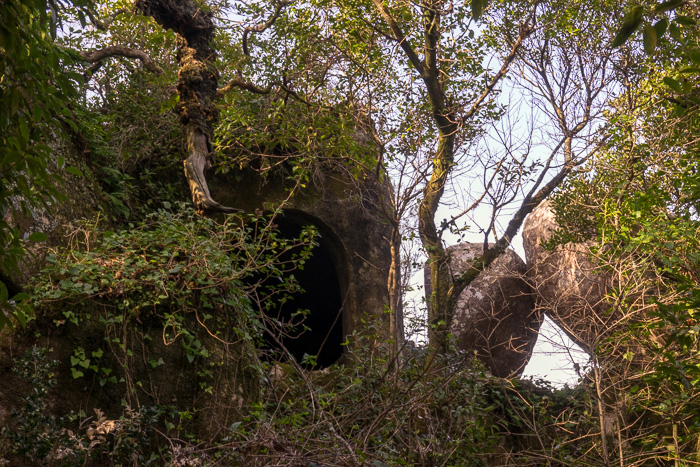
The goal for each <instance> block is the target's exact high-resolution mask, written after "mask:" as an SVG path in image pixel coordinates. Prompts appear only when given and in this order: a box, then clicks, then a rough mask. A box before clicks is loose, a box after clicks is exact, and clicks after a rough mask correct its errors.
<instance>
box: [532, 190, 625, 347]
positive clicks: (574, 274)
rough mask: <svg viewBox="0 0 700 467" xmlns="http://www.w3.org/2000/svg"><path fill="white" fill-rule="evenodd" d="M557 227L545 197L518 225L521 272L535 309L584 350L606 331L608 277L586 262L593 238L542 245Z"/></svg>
mask: <svg viewBox="0 0 700 467" xmlns="http://www.w3.org/2000/svg"><path fill="white" fill-rule="evenodd" d="M556 228H557V224H556V220H555V217H554V212H553V211H552V209H551V205H550V203H549V202H548V201H546V202H544V203H542V204H541V205H540V206H538V207H537V208H536V209H535V210H534V211H532V213H530V215H529V216H528V217H527V218H526V219H525V222H524V224H523V247H524V249H525V257H526V260H527V266H528V272H527V276H528V279H529V281H530V285H531V286H532V288H533V290H534V291H535V296H536V297H537V307H538V309H539V310H541V311H542V312H544V313H546V314H547V316H549V317H551V318H552V320H553V321H554V322H555V323H556V324H557V325H558V326H559V327H561V328H562V329H563V330H564V332H566V334H567V335H568V336H569V337H570V338H571V339H572V340H573V341H574V342H576V343H577V344H578V345H580V346H581V347H582V348H583V349H584V350H586V351H588V352H592V350H593V349H594V348H595V346H596V345H597V343H598V342H599V341H600V339H601V338H602V337H604V336H605V330H606V329H610V324H611V323H610V320H612V319H614V317H613V316H612V315H611V314H610V313H608V310H609V308H610V307H609V306H608V303H607V302H606V300H605V295H606V293H607V291H608V290H610V285H611V277H610V275H609V274H605V273H603V272H602V271H601V268H600V267H599V266H598V265H597V264H595V262H594V261H592V260H591V247H592V246H593V245H594V243H593V242H590V241H589V242H584V243H573V242H570V243H566V244H563V245H558V246H556V247H555V248H553V249H548V248H544V247H543V243H545V242H547V241H548V240H550V239H551V238H552V235H553V233H554V231H555V229H556Z"/></svg>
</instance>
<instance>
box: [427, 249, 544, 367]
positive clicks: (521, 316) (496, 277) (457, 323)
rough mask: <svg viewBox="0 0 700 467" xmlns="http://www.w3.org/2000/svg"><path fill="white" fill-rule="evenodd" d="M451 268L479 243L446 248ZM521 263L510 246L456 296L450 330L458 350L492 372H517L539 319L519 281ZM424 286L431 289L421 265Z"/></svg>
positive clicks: (458, 267)
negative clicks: (473, 356)
mask: <svg viewBox="0 0 700 467" xmlns="http://www.w3.org/2000/svg"><path fill="white" fill-rule="evenodd" d="M447 251H448V253H449V255H450V266H451V268H452V273H453V274H457V273H459V272H462V271H465V270H467V268H469V267H470V266H469V263H470V261H471V260H473V259H474V258H475V257H477V256H479V255H481V253H482V252H483V245H481V244H472V243H465V244H461V245H455V246H452V247H449V248H448V249H447ZM525 269H526V268H525V263H524V262H523V261H522V260H521V259H520V257H519V256H518V255H517V254H516V253H515V252H514V251H512V250H507V251H506V252H505V253H504V254H503V255H501V256H500V257H499V258H497V259H496V260H495V261H494V262H493V263H492V264H491V266H489V268H487V269H486V271H484V272H482V273H481V274H480V275H479V276H478V277H477V278H476V279H475V280H474V281H473V282H472V283H471V284H470V285H469V287H467V288H466V289H465V290H464V291H463V292H462V294H461V295H460V297H459V300H458V303H457V309H456V310H455V314H454V317H453V319H452V325H451V327H450V332H451V334H452V335H453V338H454V340H455V344H456V345H457V347H458V348H460V349H462V350H467V351H468V350H474V351H476V352H477V355H478V356H479V359H481V360H482V361H483V362H484V363H485V364H486V365H487V367H488V368H489V369H490V370H491V373H493V374H494V375H496V376H499V377H508V376H513V375H518V374H520V373H522V371H523V370H524V368H525V365H527V362H528V361H529V360H530V356H531V355H532V349H533V348H534V346H535V342H536V341H537V336H538V333H539V329H540V324H541V322H542V318H541V316H540V315H539V314H538V313H536V312H535V311H534V301H533V298H532V292H531V290H530V287H529V286H528V284H527V282H526V281H525V280H523V275H524V274H525ZM425 272H426V274H425V284H426V287H425V290H426V296H427V297H429V296H430V294H431V292H432V290H431V285H430V274H429V272H428V270H427V269H426V270H425Z"/></svg>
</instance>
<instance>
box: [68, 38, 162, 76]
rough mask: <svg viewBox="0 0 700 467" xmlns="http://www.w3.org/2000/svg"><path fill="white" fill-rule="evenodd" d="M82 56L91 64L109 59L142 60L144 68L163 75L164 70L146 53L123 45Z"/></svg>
mask: <svg viewBox="0 0 700 467" xmlns="http://www.w3.org/2000/svg"><path fill="white" fill-rule="evenodd" d="M80 56H81V57H82V59H83V60H85V61H86V62H89V63H97V62H101V61H102V60H104V59H106V58H109V57H127V58H136V59H138V60H141V63H143V66H144V67H146V69H147V70H148V71H150V72H153V73H156V74H159V75H162V74H163V69H162V68H161V67H159V66H158V65H157V64H156V62H154V61H153V59H152V58H151V57H150V56H149V55H148V54H147V53H146V52H143V51H142V50H137V49H132V48H130V47H124V46H122V45H110V46H109V47H105V48H104V49H100V50H93V51H92V52H80Z"/></svg>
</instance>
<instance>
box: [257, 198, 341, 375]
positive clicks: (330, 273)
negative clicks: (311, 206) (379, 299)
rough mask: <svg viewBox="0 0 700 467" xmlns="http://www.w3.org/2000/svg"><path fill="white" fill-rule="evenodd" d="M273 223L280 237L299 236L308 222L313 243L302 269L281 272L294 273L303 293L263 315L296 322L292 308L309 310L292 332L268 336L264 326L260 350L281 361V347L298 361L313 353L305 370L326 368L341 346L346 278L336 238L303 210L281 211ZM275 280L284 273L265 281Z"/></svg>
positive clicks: (338, 357)
mask: <svg viewBox="0 0 700 467" xmlns="http://www.w3.org/2000/svg"><path fill="white" fill-rule="evenodd" d="M274 222H275V224H276V225H277V230H278V232H279V235H280V237H282V238H286V239H295V238H299V235H300V233H301V231H302V229H303V228H304V227H305V226H308V225H313V226H314V227H315V228H316V229H317V231H318V234H319V235H318V236H317V237H316V243H317V246H315V247H314V248H313V250H312V251H311V257H310V258H309V259H307V260H306V262H305V264H304V266H303V269H300V268H294V269H293V270H291V271H287V272H285V273H284V275H285V276H288V275H291V274H293V275H294V277H295V279H296V280H297V282H298V284H299V286H300V287H301V289H302V290H303V291H301V292H296V293H294V294H291V296H290V299H289V300H287V301H285V302H284V303H280V304H277V305H276V306H274V307H270V308H265V309H264V313H265V314H266V315H267V317H268V318H273V319H274V320H277V321H279V322H281V323H290V322H292V320H295V321H294V323H295V324H297V323H298V322H299V320H300V317H299V316H298V315H297V311H298V310H308V313H307V314H306V316H305V317H303V321H302V322H301V323H300V324H298V325H296V326H295V329H294V330H292V331H291V332H283V333H279V332H277V333H275V335H274V336H273V334H272V332H273V331H271V329H269V327H268V329H267V330H266V331H265V333H264V336H263V341H264V346H263V348H264V350H265V351H266V352H265V353H266V354H268V355H269V358H270V359H271V360H277V361H282V360H284V354H285V353H284V352H283V351H282V349H281V346H284V348H285V349H286V350H287V351H288V352H289V353H290V354H291V355H292V356H293V357H294V359H295V360H296V361H297V362H299V363H302V362H303V361H304V358H305V355H310V356H316V358H315V364H312V363H306V364H304V366H305V367H306V368H308V369H322V368H326V367H328V366H330V365H332V364H334V363H336V362H337V361H338V360H339V359H340V357H341V356H342V355H343V349H344V347H343V345H342V344H343V339H344V335H345V334H344V332H343V322H344V320H345V317H344V316H343V314H344V310H343V299H344V296H345V293H343V290H345V289H346V288H347V287H343V285H344V284H347V280H346V275H345V274H344V269H345V268H344V265H345V261H344V257H343V254H342V247H341V244H340V241H339V240H338V239H337V237H336V236H335V235H334V234H333V232H332V231H331V230H330V229H329V228H328V227H327V226H325V225H324V224H323V223H322V222H321V221H319V220H318V219H315V218H313V217H312V216H309V215H308V214H305V213H303V212H299V211H285V212H284V214H281V215H279V216H277V217H276V218H275V221H274ZM280 280H284V277H270V278H268V279H267V281H265V282H266V283H269V282H270V281H276V282H279V281H280ZM264 285H265V284H263V286H264ZM295 315H297V316H296V317H295ZM310 362H313V360H311V361H310Z"/></svg>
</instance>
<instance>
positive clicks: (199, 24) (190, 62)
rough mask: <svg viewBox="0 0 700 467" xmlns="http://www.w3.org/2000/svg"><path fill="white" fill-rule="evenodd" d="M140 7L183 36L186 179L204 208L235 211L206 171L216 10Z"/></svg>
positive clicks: (215, 79)
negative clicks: (219, 198)
mask: <svg viewBox="0 0 700 467" xmlns="http://www.w3.org/2000/svg"><path fill="white" fill-rule="evenodd" d="M134 7H135V8H136V10H138V11H140V12H141V13H143V14H144V15H147V16H151V17H153V19H155V20H156V22H157V23H158V24H160V25H161V26H163V27H164V28H166V29H171V30H173V31H175V32H176V33H177V34H178V52H177V58H178V62H179V66H180V68H179V71H178V81H177V91H178V94H179V96H180V102H179V104H178V112H179V114H180V122H181V123H182V125H183V127H184V131H185V137H186V139H187V159H186V160H185V177H186V178H187V182H188V183H189V186H190V192H191V194H192V202H193V203H194V205H195V208H196V209H197V211H198V212H235V211H237V209H234V208H229V207H226V206H222V205H221V204H219V203H217V202H216V201H214V200H213V199H212V197H211V194H210V193H209V187H208V186H207V181H206V178H205V177H204V171H205V170H206V169H208V168H210V167H211V145H210V141H211V138H212V135H213V132H214V131H213V128H214V124H215V123H216V121H217V119H218V116H219V115H218V109H217V108H216V106H215V105H214V99H215V98H216V93H217V89H218V85H219V71H218V70H217V69H216V66H215V64H214V63H215V61H216V51H215V50H214V49H213V48H212V46H211V40H212V38H213V37H214V31H215V26H214V22H213V16H212V14H211V13H210V12H208V11H204V10H202V9H201V8H200V7H199V6H197V4H196V3H195V2H194V1H192V0H137V1H136V3H135V6H134Z"/></svg>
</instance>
